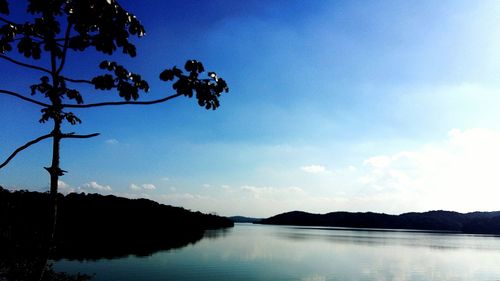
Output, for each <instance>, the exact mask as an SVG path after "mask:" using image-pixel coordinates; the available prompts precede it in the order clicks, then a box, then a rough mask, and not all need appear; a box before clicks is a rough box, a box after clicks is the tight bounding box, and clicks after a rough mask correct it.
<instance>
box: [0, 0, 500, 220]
mask: <svg viewBox="0 0 500 281" xmlns="http://www.w3.org/2000/svg"><path fill="white" fill-rule="evenodd" d="M11 2H12V3H13V2H14V1H11ZM12 3H11V5H13V4H12ZM120 3H121V4H122V5H123V6H124V7H125V8H126V9H128V10H129V11H131V12H132V13H134V14H136V15H137V16H138V18H139V19H141V20H142V22H143V24H144V25H145V27H146V32H147V35H146V36H145V37H144V38H142V39H140V40H136V41H135V42H136V46H137V47H138V56H137V58H135V59H128V58H125V59H123V60H121V61H122V62H123V64H124V65H126V66H127V67H129V68H130V69H131V70H133V71H137V72H140V73H142V74H143V76H144V77H146V78H147V79H148V81H149V82H150V84H151V87H152V90H151V92H150V93H149V94H147V95H143V96H142V97H141V100H150V99H154V98H159V97H161V96H162V95H163V94H168V93H171V92H172V90H171V86H170V85H169V84H165V83H163V82H161V81H159V79H158V74H159V72H160V71H161V70H162V69H164V68H167V67H171V66H173V65H178V66H183V64H184V62H185V61H186V60H187V59H198V60H200V61H202V62H203V63H204V64H205V68H206V69H208V70H214V71H216V72H217V73H218V74H220V75H221V76H222V77H224V78H225V79H226V80H227V82H228V84H229V87H230V93H229V94H227V95H224V96H223V97H222V99H221V107H220V109H218V110H217V111H206V110H204V109H202V108H200V107H198V106H197V104H196V101H195V100H190V99H187V98H178V99H176V100H174V101H171V102H169V103H165V104H162V105H154V106H149V107H139V106H136V107H131V106H128V107H121V108H118V107H114V108H97V109H92V110H87V111H84V110H80V111H75V113H76V114H77V115H78V116H79V117H80V118H81V119H82V120H83V123H82V124H81V125H78V126H72V127H69V126H67V127H66V131H76V132H78V133H82V134H83V133H94V132H100V133H101V136H99V137H97V138H94V139H90V140H65V141H64V142H63V144H62V157H61V161H62V163H61V167H62V168H63V169H64V170H67V171H69V173H68V174H67V175H65V176H64V177H62V178H61V183H60V190H61V191H62V192H71V191H75V192H81V191H84V192H98V193H102V194H115V195H119V196H126V197H130V198H137V197H145V198H150V199H153V200H156V201H159V202H161V203H166V204H171V205H176V206H183V207H185V208H188V209H192V210H200V211H204V212H217V213H219V214H221V215H245V216H254V217H265V216H270V215H274V214H277V213H281V212H286V211H292V210H303V211H308V212H314V213H324V212H330V211H338V210H344V211H375V212H386V213H393V214H398V213H402V212H407V211H426V210H435V209H446V210H454V211H460V212H467V211H474V210H480V211H489V210H499V209H500V208H499V207H498V202H497V201H498V200H497V199H498V198H499V197H500V165H499V164H498V162H499V159H500V111H499V107H500V33H499V32H498V31H499V30H500V2H498V1H370V2H368V1H284V0H283V1H222V0H219V1H159V0H158V1H154V0H151V1H140V2H138V1H131V0H127V1H120ZM145 3H147V5H146V4H145ZM16 8H17V7H14V9H16ZM20 8H24V7H20ZM102 59H106V56H100V55H96V54H89V55H87V56H85V57H82V56H80V55H79V54H74V53H73V54H72V55H71V56H70V58H69V61H68V67H69V69H73V70H74V73H75V75H76V74H77V75H81V76H82V78H88V77H92V76H94V75H96V74H98V73H100V72H99V71H98V70H97V68H94V67H96V66H97V65H98V63H99V62H100V61H101V60H102ZM0 69H1V71H2V76H1V77H0V85H1V86H0V88H1V89H7V90H16V91H19V92H22V93H26V94H27V95H29V86H28V85H30V84H33V83H35V82H36V81H37V80H36V79H37V77H38V74H37V73H35V72H33V73H31V72H27V71H25V70H24V69H21V68H18V67H16V66H12V65H10V64H9V63H8V62H6V61H0ZM94 69H95V70H94ZM75 75H73V76H75ZM85 94H86V95H85V96H84V97H87V98H86V100H87V101H97V100H99V99H100V98H101V97H102V98H103V99H110V95H111V94H110V93H104V92H103V93H101V92H95V91H93V90H92V89H88V93H85ZM114 96H116V99H118V98H119V97H118V95H117V94H114ZM39 115H40V113H39V109H38V108H37V107H36V106H33V105H31V104H26V103H23V102H22V101H20V100H17V99H15V98H13V97H9V96H4V95H0V117H1V118H2V122H1V124H0V158H2V161H3V159H5V158H6V157H7V156H8V155H9V154H10V153H11V152H12V151H13V150H15V149H16V148H17V147H18V146H20V145H22V144H24V143H25V142H27V141H28V140H31V139H33V138H36V137H38V136H40V135H42V134H46V133H48V132H49V131H50V130H51V126H50V124H39V123H38V119H39ZM50 147H51V146H50V142H45V143H41V144H37V145H36V146H33V147H31V148H29V150H27V151H24V152H22V153H21V154H20V155H19V156H18V157H16V158H15V159H14V160H13V161H12V162H11V163H10V164H9V166H7V167H6V168H4V169H2V170H0V185H2V186H4V187H7V188H11V189H19V188H22V189H30V190H38V191H46V190H48V183H49V177H48V174H47V173H46V171H45V170H44V169H43V168H42V167H44V166H48V165H49V164H50Z"/></svg>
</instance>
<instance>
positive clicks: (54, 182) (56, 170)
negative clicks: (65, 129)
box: [39, 117, 62, 281]
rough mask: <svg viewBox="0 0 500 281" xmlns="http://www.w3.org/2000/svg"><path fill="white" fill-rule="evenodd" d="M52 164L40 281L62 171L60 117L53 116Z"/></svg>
mask: <svg viewBox="0 0 500 281" xmlns="http://www.w3.org/2000/svg"><path fill="white" fill-rule="evenodd" d="M52 140H53V143H52V165H51V166H50V167H48V168H45V169H46V170H47V171H48V172H49V174H50V195H49V198H50V199H49V208H50V209H49V221H48V223H49V230H50V232H49V233H48V235H47V252H46V256H45V258H44V260H43V261H42V268H41V273H40V279H39V281H42V280H43V278H44V275H45V273H46V270H47V267H48V264H49V259H50V255H51V253H52V250H53V246H54V237H55V233H56V226H57V187H58V182H59V176H60V175H61V173H62V170H61V168H60V167H59V164H60V157H59V155H60V154H59V151H60V144H61V120H60V118H57V117H56V118H54V131H53V137H52Z"/></svg>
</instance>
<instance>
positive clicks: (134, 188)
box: [130, 183, 141, 190]
mask: <svg viewBox="0 0 500 281" xmlns="http://www.w3.org/2000/svg"><path fill="white" fill-rule="evenodd" d="M130 189H132V190H141V187H140V186H138V185H136V184H133V183H132V184H130Z"/></svg>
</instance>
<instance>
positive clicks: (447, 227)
mask: <svg viewBox="0 0 500 281" xmlns="http://www.w3.org/2000/svg"><path fill="white" fill-rule="evenodd" d="M258 223H261V224H277V225H301V226H335V227H353V228H384V229H418V230H435V231H450V232H461V233H470V234H500V211H499V212H473V213H466V214H462V213H457V212H450V211H430V212H425V213H405V214H401V215H388V214H380V213H372V212H367V213H350V212H332V213H327V214H310V213H306V212H300V211H293V212H288V213H283V214H279V215H276V216H273V217H270V218H267V219H263V220H261V221H260V222H258Z"/></svg>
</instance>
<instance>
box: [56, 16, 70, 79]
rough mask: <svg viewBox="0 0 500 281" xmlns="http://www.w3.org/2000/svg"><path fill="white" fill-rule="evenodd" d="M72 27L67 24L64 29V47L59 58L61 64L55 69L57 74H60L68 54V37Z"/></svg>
mask: <svg viewBox="0 0 500 281" xmlns="http://www.w3.org/2000/svg"><path fill="white" fill-rule="evenodd" d="M72 26H73V24H71V23H68V26H67V28H66V34H65V35H64V47H63V53H62V57H61V64H60V65H59V68H57V74H59V73H61V70H62V69H63V68H64V63H65V62H66V54H67V53H68V45H69V36H70V32H71V27H72Z"/></svg>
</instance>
